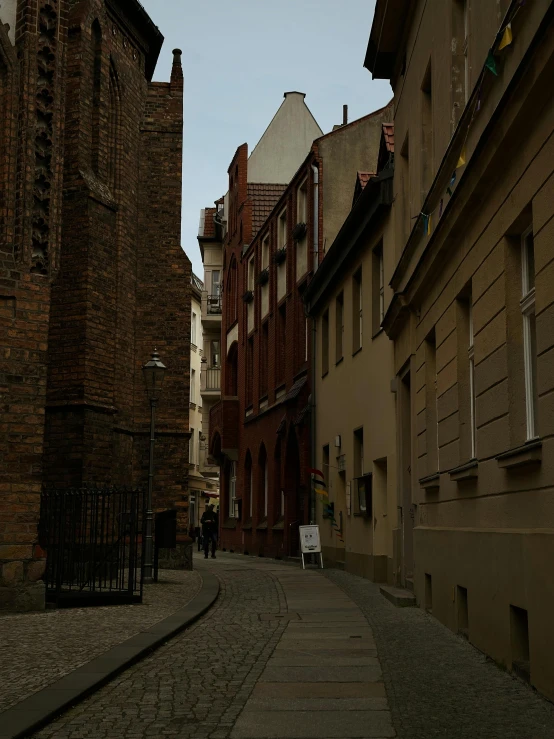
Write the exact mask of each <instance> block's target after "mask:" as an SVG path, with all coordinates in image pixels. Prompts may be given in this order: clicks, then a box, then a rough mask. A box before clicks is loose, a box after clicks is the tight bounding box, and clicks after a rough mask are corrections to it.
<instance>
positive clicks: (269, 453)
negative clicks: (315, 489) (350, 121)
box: [210, 92, 322, 556]
mask: <svg viewBox="0 0 554 739" xmlns="http://www.w3.org/2000/svg"><path fill="white" fill-rule="evenodd" d="M284 97H285V99H284V101H283V103H282V105H281V107H280V108H279V110H278V111H277V113H276V115H275V116H274V118H273V120H272V121H271V123H270V124H269V126H268V128H267V129H266V131H265V133H264V134H263V136H262V138H261V139H260V141H259V142H258V144H257V146H256V147H255V148H254V150H253V151H252V153H251V155H250V156H249V155H248V147H247V145H246V144H244V145H242V146H240V147H239V148H238V149H237V152H236V154H235V156H234V158H233V161H232V162H231V165H230V167H229V170H228V174H229V191H228V193H227V194H226V196H225V198H224V199H223V209H222V210H221V211H220V213H219V216H218V219H217V220H218V222H220V223H223V224H224V225H223V228H224V230H223V233H222V236H223V239H224V241H223V243H224V249H223V283H222V284H223V302H222V328H221V356H222V363H221V400H220V401H219V402H218V403H217V404H216V405H214V406H213V408H212V409H211V413H210V454H211V455H212V456H213V457H214V458H215V459H217V460H218V462H219V464H220V470H221V476H220V480H221V487H220V501H221V502H220V528H221V531H220V534H221V545H222V547H224V548H226V549H227V548H228V549H232V550H237V551H252V552H255V553H256V554H261V555H264V554H265V555H269V554H273V555H277V556H282V555H283V554H285V553H287V551H288V550H289V549H290V548H291V547H292V548H293V549H294V550H296V549H297V540H298V525H299V523H300V522H301V521H305V520H307V504H308V495H307V490H308V487H307V481H306V465H305V459H307V456H306V455H308V456H309V448H308V441H307V438H306V436H305V434H306V431H305V423H304V421H303V422H302V423H303V426H302V428H300V429H298V430H297V429H296V428H295V427H293V426H292V424H291V423H289V421H290V419H291V418H294V419H296V418H297V417H298V416H299V414H300V411H301V410H302V408H303V407H304V406H305V405H307V386H306V349H305V347H306V340H305V338H304V339H303V341H302V345H301V354H299V355H298V363H297V364H298V366H296V365H295V366H294V368H293V362H292V361H291V362H289V361H288V357H289V356H292V352H293V349H292V343H291V342H289V343H288V344H287V368H286V378H285V372H283V376H282V377H281V378H280V379H279V383H278V384H279V388H278V398H276V400H277V401H278V405H279V406H280V409H281V413H280V416H279V419H278V420H277V422H275V413H276V412H277V411H274V410H272V411H271V412H269V404H270V400H269V386H268V387H267V388H265V392H262V390H261V388H262V386H263V385H264V382H263V381H262V378H261V377H259V376H258V370H259V368H261V367H262V366H264V367H267V365H265V364H263V362H262V364H260V362H261V359H260V356H261V355H260V348H259V343H258V342H259V335H261V334H262V333H264V332H265V333H264V335H268V330H269V327H268V326H267V325H266V328H265V329H263V331H262V329H261V327H260V326H259V325H258V322H255V323H254V322H253V321H254V315H255V314H256V315H258V316H260V315H261V314H260V310H261V303H260V301H259V300H258V299H257V298H256V297H255V296H254V294H253V291H251V292H252V297H253V298H254V299H253V300H250V299H249V297H248V295H247V293H248V292H249V290H250V288H249V287H248V286H249V285H251V283H252V282H253V281H255V280H256V278H257V277H259V275H258V273H257V272H256V273H255V274H252V273H251V274H250V275H248V274H247V271H246V265H247V264H248V263H249V262H248V261H247V258H246V252H247V251H248V249H249V248H250V250H252V249H253V248H254V247H252V244H253V241H254V238H255V237H256V234H258V232H259V231H260V228H261V227H262V226H263V225H264V223H265V222H266V220H267V218H268V216H269V215H270V214H271V212H272V211H273V208H274V207H275V204H276V203H277V201H278V200H279V198H280V197H281V196H282V195H283V193H284V191H285V190H286V188H287V185H288V184H289V182H290V181H291V179H292V178H293V176H294V175H295V172H296V171H297V170H298V167H299V166H300V165H301V164H302V162H303V160H304V159H305V157H306V154H307V152H308V151H309V150H310V146H311V144H312V141H313V140H314V139H315V138H317V137H318V136H320V135H321V133H322V131H321V129H320V128H319V126H318V125H317V123H316V121H315V120H314V118H313V116H312V114H311V112H310V111H309V109H308V108H307V106H306V104H305V102H304V95H303V94H302V93H298V92H289V93H285V96H284ZM306 195H307V197H308V194H307V193H306ZM307 207H308V201H307V200H306V208H307ZM295 217H296V212H295V214H294V215H293V213H292V211H290V212H289V214H288V216H287V218H286V219H285V222H284V223H283V226H282V231H281V236H279V239H280V241H279V243H280V248H281V249H282V247H283V246H284V245H285V244H286V243H287V241H288V240H289V239H290V241H289V254H290V251H291V246H292V243H293V242H292V239H291V232H292V229H293V227H294V226H295V225H296V223H297V222H298V221H297V220H294V219H295ZM293 220H294V223H293ZM305 221H306V218H304V221H303V222H305ZM272 238H273V236H272ZM307 238H309V237H308V236H307V234H305V235H304V236H303V240H304V242H305V243H306V244H307ZM283 239H284V241H283ZM276 243H277V242H276V241H274V242H273V243H272V246H271V255H272V254H273V252H274V251H276V248H277V247H276ZM264 249H265V251H264V254H265V256H264V259H266V258H267V259H270V258H272V257H271V256H270V254H269V252H268V250H267V248H265V247H264ZM256 251H257V247H256ZM252 253H253V252H252V251H250V259H251V256H252ZM305 253H306V259H307V253H308V247H307V246H306V249H305ZM257 258H258V257H257V255H256V257H255V262H254V266H252V267H251V269H252V268H253V269H258V263H257V261H256V260H257ZM290 262H291V259H290V256H289V263H290ZM264 264H265V262H264ZM268 264H269V263H268ZM272 266H275V268H277V265H276V264H274V263H273V262H272ZM262 271H264V269H263V268H262V267H260V268H259V272H262ZM280 271H281V272H282V268H281V270H280ZM303 272H304V273H305V272H307V269H306V268H304V270H303ZM291 275H292V273H291ZM261 279H263V278H261ZM291 280H292V277H291ZM262 287H263V286H262V285H261V283H259V289H260V295H261V291H262ZM269 289H270V288H269V287H267V283H266V286H265V287H264V288H263V293H264V297H263V300H264V305H265V304H266V303H267V305H269V303H268V300H269ZM287 289H288V290H289V291H290V303H289V304H288V305H287V306H286V310H287V319H286V320H287V328H288V330H292V331H294V332H295V335H296V331H297V326H299V325H301V331H302V336H304V337H305V336H306V329H305V323H306V321H305V317H304V314H303V309H302V304H301V300H299V296H298V294H297V290H296V288H295V289H294V290H293V287H292V281H291V282H290V283H289V284H288V285H287ZM271 291H272V295H274V296H276V293H275V292H274V287H273V285H272V286H271ZM282 297H286V296H284V295H283V296H281V298H282ZM274 299H276V298H274V297H272V301H273V300H274ZM272 305H273V303H272ZM254 306H257V307H256V308H255V307H254ZM264 315H265V314H264ZM258 320H261V319H257V321H258ZM289 322H290V323H289ZM253 331H254V334H255V336H254V334H253V333H252V332H253ZM272 331H273V327H272ZM298 336H300V334H298ZM254 347H255V348H254ZM265 347H266V348H267V351H268V352H269V351H271V353H272V356H274V349H271V350H270V348H269V347H270V345H269V339H268V340H267V342H266V344H265ZM254 351H255V352H256V355H254ZM294 352H295V356H296V350H294ZM247 353H248V355H247ZM294 361H296V360H294ZM247 368H249V369H247ZM266 374H267V371H266ZM267 376H269V375H267ZM274 379H275V378H274V375H273V374H272V381H273V380H274ZM293 386H294V389H293ZM291 392H292V395H290V393H291ZM260 393H261V395H260ZM271 394H272V405H273V397H274V396H275V395H276V393H275V388H272V389H271ZM254 395H255V396H256V397H255V400H254ZM287 395H289V396H290V397H287V399H286V400H285V396H287ZM264 396H265V397H264ZM289 401H291V402H292V405H291V404H290V403H289ZM302 403H303V404H304V406H302V405H301V404H302ZM285 412H286V413H285ZM284 415H287V418H286V419H285V420H284V421H283V422H282V419H283V416H284ZM262 417H264V419H265V421H264V422H265V424H266V425H267V426H268V428H267V429H266V430H265V431H264V433H263V434H262V435H261V436H259V437H257V438H256V434H257V433H258V431H254V426H253V425H252V424H253V422H254V423H256V424H258V421H261V419H262ZM269 426H270V427H271V429H270V428H269ZM256 428H257V429H258V430H259V429H260V428H261V426H260V424H258V425H257V426H256ZM277 431H278V433H277ZM266 434H267V435H266ZM288 444H289V445H290V446H289V448H288V449H287V445H288ZM286 454H289V461H290V465H289V472H288V473H287V475H290V478H291V479H290V480H289V479H288V478H287V480H286V481H285V480H284V479H283V480H282V481H281V480H279V481H278V479H277V477H278V474H279V475H280V474H281V471H282V470H283V469H284V465H285V456H286ZM279 455H280V457H279ZM293 455H295V456H294V459H293ZM277 470H279V473H278V472H277ZM301 475H302V477H301ZM270 478H271V493H270V491H269V486H270ZM286 486H288V490H289V491H290V492H289V493H288V498H289V502H288V503H287V502H283V501H284V500H285V498H286V497H287V493H286V492H285V487H286ZM274 490H278V491H279V492H278V494H276V493H274ZM281 491H283V492H281ZM284 511H285V513H284ZM293 511H295V513H294V515H293ZM291 523H292V524H294V525H293V526H291V525H290V524H291ZM293 529H294V530H295V534H294V536H295V538H296V543H291V540H290V539H289V533H290V532H291V531H292V530H293Z"/></svg>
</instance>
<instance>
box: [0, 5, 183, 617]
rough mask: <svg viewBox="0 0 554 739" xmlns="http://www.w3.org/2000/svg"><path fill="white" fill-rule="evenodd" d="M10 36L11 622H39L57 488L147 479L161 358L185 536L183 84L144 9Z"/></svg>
mask: <svg viewBox="0 0 554 739" xmlns="http://www.w3.org/2000/svg"><path fill="white" fill-rule="evenodd" d="M0 21H1V22H0V105H1V110H0V122H1V127H0V153H1V156H0V252H1V259H0V272H1V274H0V351H1V355H0V356H1V357H2V359H1V364H0V394H1V400H2V419H1V425H0V435H1V444H0V568H1V580H0V607H8V608H32V607H37V606H40V604H41V602H42V601H43V598H44V593H43V587H42V585H41V584H36V583H37V581H38V580H40V577H41V575H42V571H43V568H44V560H43V558H44V552H42V551H41V550H40V548H39V547H38V546H37V521H38V515H39V503H40V498H39V494H40V490H41V486H42V485H43V483H44V482H47V483H55V484H58V485H74V486H77V485H81V484H82V483H84V482H96V483H103V482H112V483H114V484H138V483H142V482H144V481H145V479H146V466H147V462H148V453H147V440H148V421H149V405H148V401H147V398H146V394H145V391H144V385H143V379H142V376H141V371H140V370H141V366H142V365H143V364H144V363H145V362H146V361H147V360H148V359H149V357H150V354H151V352H152V350H153V348H154V346H155V345H156V346H157V348H158V350H159V352H160V355H161V357H162V360H163V361H164V363H165V364H166V365H167V367H168V372H167V378H166V385H165V387H164V392H163V396H162V398H161V402H160V407H159V420H158V428H159V430H160V439H159V442H158V445H157V469H156V475H157V476H156V490H155V501H154V504H155V507H156V508H167V507H175V506H177V507H178V508H179V511H180V515H179V524H180V525H179V528H180V530H181V532H185V531H186V529H187V505H188V503H187V496H186V491H187V481H186V475H187V473H186V467H187V463H188V443H187V442H188V400H189V379H188V378H189V346H190V295H189V289H190V287H189V286H190V274H191V265H190V262H189V260H188V258H187V257H186V255H185V254H184V252H183V251H182V249H181V247H180V217H181V216H180V211H181V161H182V123H183V112H182V109H183V75H182V69H181V63H180V52H178V51H176V52H175V54H174V64H173V70H172V73H171V81H170V82H168V83H158V82H152V81H151V80H152V75H153V72H154V69H155V67H156V63H157V59H158V55H159V52H160V49H161V46H162V42H163V37H162V35H161V33H160V31H159V30H158V28H157V27H156V26H155V25H154V23H153V22H152V20H151V19H150V18H149V17H148V15H147V14H146V12H145V11H144V9H143V8H142V6H141V4H140V3H139V2H138V1H137V0H127V1H126V2H123V0H48V1H46V0H17V1H15V0H14V2H13V3H2V6H1V7H0ZM181 538H182V540H183V541H182V544H183V546H186V544H187V542H186V541H185V540H184V537H183V536H182V537H181Z"/></svg>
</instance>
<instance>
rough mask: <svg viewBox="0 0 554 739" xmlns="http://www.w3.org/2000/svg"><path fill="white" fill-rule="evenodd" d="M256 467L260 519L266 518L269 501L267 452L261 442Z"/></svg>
mask: <svg viewBox="0 0 554 739" xmlns="http://www.w3.org/2000/svg"><path fill="white" fill-rule="evenodd" d="M258 469H259V477H258V481H259V482H258V486H259V496H258V520H259V521H261V520H263V519H264V518H267V511H268V503H269V479H268V465H267V454H266V451H265V446H264V445H263V444H262V448H261V449H260V456H259V461H258Z"/></svg>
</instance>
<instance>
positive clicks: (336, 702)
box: [248, 697, 388, 711]
mask: <svg viewBox="0 0 554 739" xmlns="http://www.w3.org/2000/svg"><path fill="white" fill-rule="evenodd" d="M285 706H286V710H289V711H386V710H387V708H388V706H387V699H386V698H385V697H383V698H336V697H332V698H287V701H286V704H285V703H284V702H283V699H282V698H250V700H249V701H248V708H249V709H252V710H254V711H283V710H284V707H285Z"/></svg>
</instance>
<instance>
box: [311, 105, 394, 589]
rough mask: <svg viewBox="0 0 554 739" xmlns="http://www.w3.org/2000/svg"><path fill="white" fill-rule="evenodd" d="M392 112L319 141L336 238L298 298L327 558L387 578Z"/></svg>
mask: <svg viewBox="0 0 554 739" xmlns="http://www.w3.org/2000/svg"><path fill="white" fill-rule="evenodd" d="M392 113H393V111H392V106H389V107H387V108H384V109H382V110H380V111H378V112H377V113H375V114H373V115H371V116H366V117H365V118H363V119H360V121H358V122H354V123H353V124H351V125H350V126H346V127H344V128H343V129H342V130H340V129H339V130H337V131H336V132H334V133H333V134H330V135H328V136H326V137H324V138H323V139H321V140H320V142H319V149H320V152H321V153H322V154H323V156H324V160H325V163H326V166H325V172H324V174H325V177H324V181H325V190H324V198H323V203H324V215H325V209H326V208H327V217H324V219H323V223H324V228H325V229H326V232H327V234H328V235H329V236H332V241H331V246H330V247H329V248H328V249H327V251H326V254H325V258H324V260H323V262H322V263H321V265H320V267H319V269H318V270H317V272H316V273H315V275H314V277H313V280H312V282H311V283H310V285H309V286H308V288H307V291H306V296H305V303H306V308H307V311H308V313H309V315H310V316H311V317H312V318H313V319H314V321H313V327H314V342H315V343H314V352H313V355H314V359H315V362H314V372H313V377H314V379H313V398H312V401H313V404H314V406H315V417H314V424H313V428H312V448H313V454H314V462H315V468H316V469H318V470H321V472H323V475H324V478H325V485H326V486H327V492H328V498H327V497H326V496H324V495H322V494H320V493H317V494H316V496H315V502H316V506H315V512H316V520H317V522H318V524H319V526H320V531H321V537H322V545H323V557H324V560H325V561H326V562H327V563H328V564H331V565H336V566H341V567H344V568H345V569H346V570H348V571H350V572H353V573H355V574H358V575H362V576H364V577H368V578H370V579H372V580H376V581H379V582H387V581H388V582H391V583H392V582H394V581H395V569H396V567H397V566H398V562H397V556H395V547H396V548H398V541H397V534H398V530H397V516H396V508H397V507H396V459H395V454H396V440H395V403H394V394H393V392H392V389H391V382H390V381H391V377H392V375H393V346H392V342H391V341H390V340H389V339H388V338H387V336H386V335H385V333H384V332H383V331H382V330H381V320H382V318H383V315H384V311H385V309H386V307H387V306H388V303H389V301H390V298H391V296H392V292H391V290H390V288H389V287H388V284H387V283H388V280H390V277H391V275H392V270H393V267H394V256H395V250H394V233H393V229H392V228H391V223H390V220H391V206H392V194H393V190H392V177H393V169H392V164H393V160H392V155H393V150H394V143H393V142H394V139H393V132H392V126H391V125H388V122H389V120H390V119H391V118H392ZM385 134H386V135H385ZM380 145H381V152H380ZM379 154H380V156H379ZM357 167H361V168H362V169H363V171H358V172H357ZM368 170H370V171H368ZM378 170H379V174H378V176H375V173H376V172H377V171H378ZM345 198H346V200H345ZM340 199H342V201H343V203H342V206H343V207H342V218H341V208H340ZM353 200H354V202H352V201H353ZM349 211H350V212H349ZM345 214H348V215H347V218H346V220H344V218H345ZM317 487H318V486H317V485H316V488H317Z"/></svg>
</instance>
